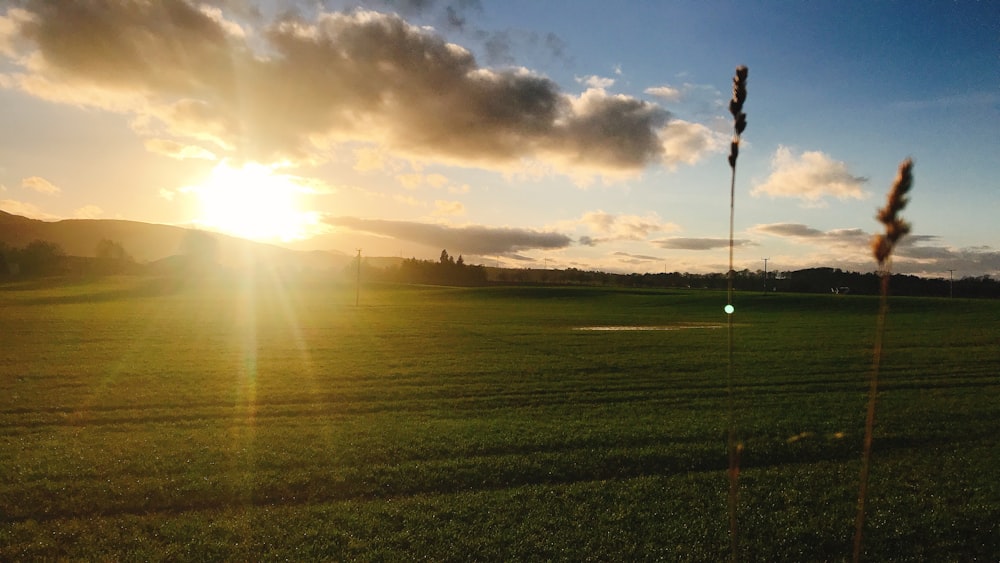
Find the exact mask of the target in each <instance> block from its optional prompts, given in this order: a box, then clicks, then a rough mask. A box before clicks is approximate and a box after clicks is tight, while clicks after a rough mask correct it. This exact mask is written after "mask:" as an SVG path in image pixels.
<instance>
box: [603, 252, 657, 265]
mask: <svg viewBox="0 0 1000 563" xmlns="http://www.w3.org/2000/svg"><path fill="white" fill-rule="evenodd" d="M614 255H615V256H621V257H622V258H624V259H625V261H626V262H629V263H633V264H640V263H643V262H655V261H658V260H662V258H657V257H656V256H646V255H645V254H629V253H628V252H615V253H614Z"/></svg>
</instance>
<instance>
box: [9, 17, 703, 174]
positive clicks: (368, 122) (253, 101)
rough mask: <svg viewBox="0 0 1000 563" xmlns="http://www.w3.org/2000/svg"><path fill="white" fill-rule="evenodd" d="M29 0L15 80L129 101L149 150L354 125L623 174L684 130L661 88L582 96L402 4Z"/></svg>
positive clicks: (305, 149)
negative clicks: (312, 9) (381, 9)
mask: <svg viewBox="0 0 1000 563" xmlns="http://www.w3.org/2000/svg"><path fill="white" fill-rule="evenodd" d="M22 5H23V7H24V8H23V10H22V9H9V10H8V11H7V13H6V14H5V16H3V20H2V27H3V28H4V29H7V30H8V31H7V36H8V40H7V41H6V42H5V43H4V45H6V46H7V47H6V48H7V50H8V51H12V50H13V51H15V52H14V53H8V59H9V62H11V63H13V64H14V65H17V66H19V67H20V70H21V71H22V72H18V73H13V74H8V75H6V76H7V80H9V81H12V82H13V83H14V84H16V86H17V87H19V88H21V89H22V90H24V91H27V92H29V93H31V94H34V95H36V96H39V97H43V98H46V99H49V100H53V101H58V102H62V103H71V104H76V105H84V106H93V107H100V108H103V109H107V110H112V111H118V112H124V113H129V114H133V115H135V116H136V119H135V123H136V127H137V129H138V130H139V132H140V133H141V134H143V135H149V136H153V137H156V138H157V139H160V140H159V141H154V143H153V144H152V147H153V149H152V150H157V149H161V150H162V151H165V152H169V153H173V154H176V152H177V151H176V149H178V148H179V147H178V146H177V145H168V144H166V143H164V142H163V139H165V138H171V139H173V140H175V142H177V143H180V144H184V145H190V144H192V141H193V142H197V143H199V144H200V143H211V144H212V146H213V149H212V151H211V152H214V153H218V152H219V151H222V152H223V153H224V154H220V155H219V156H220V158H221V157H224V158H233V159H249V160H255V161H258V162H275V161H281V160H286V161H292V162H314V163H315V162H321V161H324V160H327V159H329V158H330V156H331V149H332V147H333V146H335V145H337V144H339V143H343V142H349V141H350V142H361V143H367V144H371V145H375V146H380V147H385V148H386V149H387V150H390V151H392V152H393V153H395V154H398V155H401V156H405V157H407V158H416V159H433V160H437V161H441V162H448V163H453V164H462V165H470V166H472V165H474V166H482V167H486V168H492V169H497V170H510V169H516V168H517V167H518V166H519V165H520V164H521V163H522V162H523V161H525V160H539V161H544V162H546V163H548V164H550V165H552V166H553V169H554V170H556V171H558V172H561V173H564V174H576V173H579V172H580V171H584V172H589V173H592V174H597V175H604V174H608V175H620V174H622V173H635V172H638V171H640V170H641V169H642V168H644V167H646V166H648V165H650V164H653V163H657V162H659V161H660V160H661V158H662V157H663V155H664V141H667V140H669V135H671V134H673V133H675V132H678V131H677V130H676V129H674V130H672V129H669V128H667V129H664V126H665V125H666V124H667V121H668V119H669V114H668V113H667V112H666V111H665V110H664V109H662V108H660V107H659V106H657V105H655V104H651V103H648V102H645V101H642V100H639V99H636V98H633V97H628V96H623V95H609V94H607V93H606V92H604V91H603V90H602V89H600V88H592V89H589V90H587V91H586V92H584V93H583V94H581V95H579V96H573V95H570V94H565V93H562V92H560V90H559V88H558V86H557V85H556V84H555V83H554V82H553V81H552V80H550V79H548V78H546V77H544V76H541V75H538V74H536V73H534V72H531V71H528V70H526V69H523V68H509V69H505V70H492V69H489V68H484V67H480V66H478V64H477V63H476V61H475V59H474V57H473V56H472V54H471V53H470V52H469V51H468V50H467V49H465V48H463V47H460V46H458V45H455V44H452V43H448V42H446V41H445V40H444V39H443V38H442V37H441V36H439V35H436V34H435V33H434V32H433V31H432V30H430V29H429V28H425V27H417V26H414V25H411V24H409V23H407V22H406V21H405V20H403V19H402V18H401V17H400V16H397V15H395V14H383V13H378V12H372V11H363V10H358V11H352V12H350V13H337V12H332V13H331V12H320V13H319V14H318V15H317V16H316V17H315V18H310V19H306V18H304V17H303V16H299V15H295V14H290V15H285V16H283V19H279V20H275V21H272V22H269V23H266V24H263V25H260V26H259V29H258V28H254V29H250V28H246V27H243V26H242V25H240V24H238V23H237V22H236V21H235V20H234V18H229V15H228V14H226V13H224V12H220V11H218V10H216V9H214V8H212V9H199V8H197V7H195V6H193V5H192V4H189V3H187V2H184V1H181V0H163V1H161V2H123V3H103V2H42V1H30V0H29V1H26V2H24V3H23V4H22ZM227 18H228V19H227ZM96 38H100V40H96ZM546 41H548V39H547V40H546ZM12 55H13V56H12ZM661 137H663V138H661ZM170 149H175V150H170ZM198 154H202V155H203V156H204V154H203V153H198ZM678 161H679V162H687V161H688V160H685V159H684V158H680V159H679V160H678Z"/></svg>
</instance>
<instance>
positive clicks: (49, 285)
mask: <svg viewBox="0 0 1000 563" xmlns="http://www.w3.org/2000/svg"><path fill="white" fill-rule="evenodd" d="M88 285H95V291H90V292H82V293H70V294H63V295H41V296H38V297H18V298H16V299H14V300H11V301H10V302H12V303H14V304H17V305H28V306H32V305H66V304H79V303H107V302H111V301H119V300H124V299H143V298H150V297H162V296H166V295H172V294H175V293H178V292H180V291H183V290H184V289H185V287H187V286H188V282H187V281H185V280H184V279H182V278H154V279H148V280H144V281H142V282H141V283H136V284H134V285H129V286H127V287H118V288H113V289H111V288H108V289H99V286H98V285H97V284H95V282H94V280H85V279H81V280H66V279H63V278H45V279H39V280H32V281H30V282H17V283H13V284H4V285H2V286H0V291H15V292H19V291H38V290H46V289H56V288H77V287H85V286H88ZM0 295H2V293H0Z"/></svg>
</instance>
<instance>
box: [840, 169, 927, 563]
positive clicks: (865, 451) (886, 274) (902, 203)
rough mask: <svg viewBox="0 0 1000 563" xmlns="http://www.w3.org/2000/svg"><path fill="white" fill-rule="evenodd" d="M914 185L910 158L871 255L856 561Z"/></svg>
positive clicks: (881, 212) (881, 215)
mask: <svg viewBox="0 0 1000 563" xmlns="http://www.w3.org/2000/svg"><path fill="white" fill-rule="evenodd" d="M912 186H913V161H912V160H910V159H909V158H907V159H906V160H904V161H903V162H902V163H901V164H900V165H899V172H898V173H897V174H896V179H895V181H894V182H893V184H892V189H891V190H889V196H888V201H886V204H885V207H883V208H882V209H879V211H878V215H876V217H877V218H878V220H879V222H880V223H882V224H883V225H885V233H884V234H880V235H876V236H875V238H874V239H872V254H873V255H874V256H875V260H876V261H877V262H878V271H879V276H880V277H881V298H880V299H879V308H878V318H877V319H876V322H875V343H874V345H873V350H872V370H871V376H870V378H869V385H868V409H867V413H866V415H865V441H864V446H863V448H862V450H861V483H860V485H859V487H858V512H857V515H856V517H855V520H854V561H855V563H857V562H858V561H860V560H861V546H862V543H863V532H864V526H865V504H866V503H867V500H868V474H869V471H870V469H871V457H872V435H873V433H874V430H875V403H876V399H877V397H878V372H879V364H880V363H881V361H882V339H883V334H884V333H885V318H886V314H887V313H888V311H889V278H890V277H891V274H892V260H891V257H892V250H893V248H895V246H896V243H897V242H899V239H901V238H902V237H903V236H904V235H906V234H907V233H909V232H910V224H909V223H907V222H906V221H903V219H902V218H900V217H899V212H900V211H902V209H903V208H904V207H906V204H907V202H908V201H909V200H908V198H907V197H906V194H907V192H909V191H910V188H911V187H912Z"/></svg>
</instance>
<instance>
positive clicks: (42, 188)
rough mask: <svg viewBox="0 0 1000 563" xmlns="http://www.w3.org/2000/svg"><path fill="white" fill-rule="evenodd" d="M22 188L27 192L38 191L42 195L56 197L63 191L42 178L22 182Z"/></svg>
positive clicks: (29, 178) (33, 177) (36, 177)
mask: <svg viewBox="0 0 1000 563" xmlns="http://www.w3.org/2000/svg"><path fill="white" fill-rule="evenodd" d="M21 187H22V188H24V189H27V190H32V191H36V192H38V193H40V194H50V195H55V194H57V193H59V192H61V191H62V190H60V189H59V188H58V187H56V186H55V185H53V184H52V182H49V181H48V180H46V179H45V178H42V177H41V176H30V177H28V178H25V179H23V180H21Z"/></svg>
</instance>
